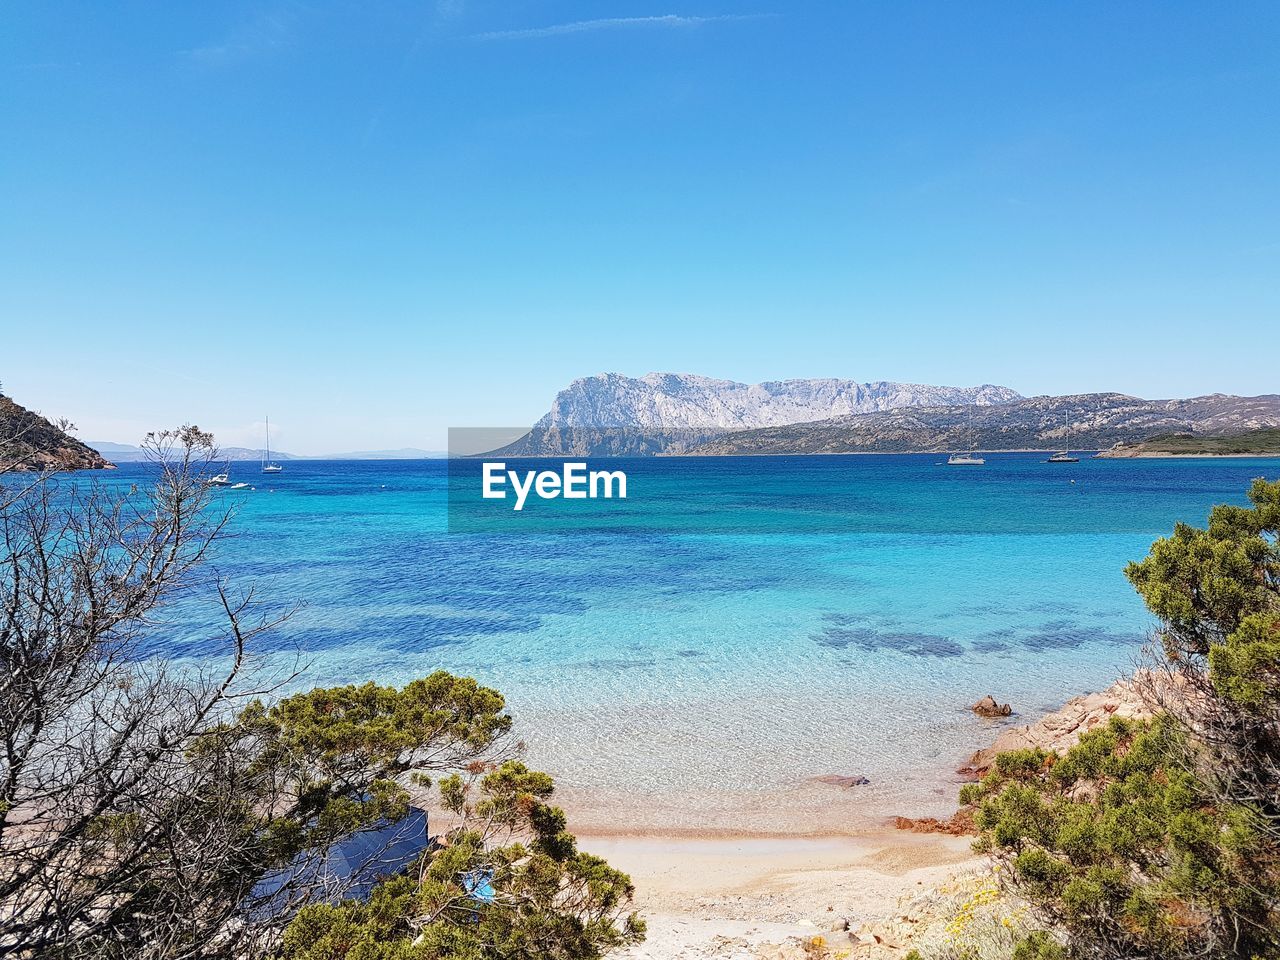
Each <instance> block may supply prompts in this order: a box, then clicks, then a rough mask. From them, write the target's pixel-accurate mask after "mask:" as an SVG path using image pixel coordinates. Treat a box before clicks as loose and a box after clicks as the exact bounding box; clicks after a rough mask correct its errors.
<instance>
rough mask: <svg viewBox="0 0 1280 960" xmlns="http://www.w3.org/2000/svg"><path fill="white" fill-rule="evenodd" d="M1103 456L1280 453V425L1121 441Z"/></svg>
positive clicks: (1259, 455) (1221, 455) (1205, 455)
mask: <svg viewBox="0 0 1280 960" xmlns="http://www.w3.org/2000/svg"><path fill="white" fill-rule="evenodd" d="M1100 456H1103V457H1116V458H1126V457H1280V429H1266V430H1250V431H1248V432H1247V433H1235V434H1231V435H1229V436H1225V437H1204V436H1196V435H1195V434H1192V433H1170V434H1165V435H1163V436H1159V437H1152V438H1151V439H1150V440H1144V441H1142V442H1141V443H1119V444H1116V445H1115V446H1114V447H1112V448H1111V449H1109V450H1105V451H1103V452H1102V454H1100Z"/></svg>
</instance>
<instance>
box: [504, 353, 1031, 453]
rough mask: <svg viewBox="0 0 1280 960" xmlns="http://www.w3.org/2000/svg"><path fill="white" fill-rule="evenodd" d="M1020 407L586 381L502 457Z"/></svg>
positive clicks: (811, 384)
mask: <svg viewBox="0 0 1280 960" xmlns="http://www.w3.org/2000/svg"><path fill="white" fill-rule="evenodd" d="M1019 399H1021V395H1020V394H1019V393H1017V392H1016V391H1014V390H1010V389H1009V388H1008V387H997V386H993V385H991V384H984V385H982V386H979V387H938V386H929V385H925V384H916V383H893V382H888V381H876V382H873V383H859V382H857V381H855V380H840V379H834V378H827V379H811V380H775V381H769V382H767V383H736V382H734V381H732V380H716V379H713V378H711V377H703V376H698V375H696V374H686V373H650V374H647V375H646V376H643V377H639V378H635V377H626V376H623V375H622V374H618V373H604V374H600V375H598V376H594V377H583V378H581V379H578V380H575V381H573V383H571V384H569V386H568V387H566V388H565V389H564V390H561V391H560V392H559V393H558V394H557V395H556V398H555V400H554V401H553V402H552V404H551V409H550V410H549V411H548V412H547V414H546V415H545V416H543V417H542V419H540V420H539V421H538V422H537V423H536V424H534V427H533V429H532V430H531V431H530V433H529V434H528V435H527V436H525V437H523V438H521V439H520V440H519V441H517V442H516V443H514V444H511V445H509V446H507V447H503V448H502V450H501V451H499V452H501V453H504V454H508V455H512V456H536V455H539V454H553V453H560V454H565V453H567V454H596V455H620V454H627V453H629V454H651V453H657V452H664V451H665V452H681V451H683V450H687V449H689V448H691V447H693V446H696V445H698V444H701V443H704V442H706V441H707V440H709V439H711V438H713V437H715V436H717V435H719V434H721V433H723V432H725V431H733V430H750V429H756V428H761V427H776V426H783V425H791V424H796V423H805V422H809V421H814V420H825V419H828V418H830V417H837V416H841V415H852V414H866V413H871V412H876V411H884V410H896V409H899V408H902V407H915V406H922V405H925V406H938V405H944V404H964V405H980V406H990V405H998V404H1004V403H1009V402H1012V401H1015V400H1019Z"/></svg>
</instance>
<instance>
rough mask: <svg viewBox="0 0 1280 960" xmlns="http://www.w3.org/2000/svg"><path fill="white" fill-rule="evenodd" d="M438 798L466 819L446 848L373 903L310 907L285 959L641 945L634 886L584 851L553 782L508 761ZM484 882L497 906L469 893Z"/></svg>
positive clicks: (524, 957) (474, 957)
mask: <svg viewBox="0 0 1280 960" xmlns="http://www.w3.org/2000/svg"><path fill="white" fill-rule="evenodd" d="M440 790H441V796H442V801H443V803H444V805H445V806H446V808H448V809H450V810H452V812H453V813H454V814H455V815H457V816H459V817H460V818H461V824H460V826H459V827H458V828H457V829H455V830H454V831H452V832H451V833H450V835H449V836H448V842H447V844H446V845H445V846H443V847H441V848H440V849H436V850H433V851H429V852H428V853H426V854H425V855H424V856H423V858H422V861H421V862H420V863H419V864H418V865H417V866H416V867H415V868H414V869H413V870H411V871H409V874H408V875H405V876H401V877H397V878H395V879H392V880H388V881H386V882H384V883H382V884H380V885H379V886H378V887H377V888H376V889H375V892H374V895H373V896H372V897H371V899H370V900H369V902H368V903H367V904H366V903H360V902H356V901H346V902H343V903H341V904H338V905H336V906H328V905H324V906H312V907H308V908H306V909H305V910H303V911H302V912H301V913H300V914H299V915H298V917H297V919H296V920H295V921H294V922H293V924H292V925H291V926H290V927H289V930H288V931H287V933H286V937H285V949H284V956H285V958H286V960H351V958H357V960H410V958H412V960H444V958H449V960H480V958H511V960H517V958H519V960H590V958H595V957H600V956H602V955H603V954H604V953H605V952H607V951H608V950H611V949H613V948H615V947H619V946H622V945H625V944H628V943H634V942H637V941H638V940H640V939H642V938H643V934H644V924H643V921H641V920H640V919H639V918H638V917H636V916H634V915H627V914H626V912H625V908H626V906H627V904H628V903H629V902H630V900H631V897H632V895H633V893H634V890H633V887H632V885H631V881H630V879H629V878H628V877H627V876H626V875H625V874H623V873H621V872H619V871H617V870H615V869H613V868H612V867H610V866H609V865H608V864H607V863H606V862H605V861H604V860H602V859H600V858H599V857H595V856H592V855H590V854H586V853H582V852H580V851H579V850H578V849H577V845H576V842H575V841H574V838H573V837H572V836H571V835H570V834H568V833H567V832H566V831H565V817H564V813H563V812H562V811H561V810H560V809H559V808H556V807H551V806H548V805H547V804H546V803H545V800H546V798H547V797H549V796H550V794H551V792H552V782H551V779H550V778H549V777H548V776H547V775H546V774H543V773H538V772H536V771H532V770H529V769H528V768H527V767H525V766H524V764H522V763H518V762H515V761H507V762H506V763H503V764H502V765H500V766H498V767H496V768H493V769H490V770H489V771H488V772H487V773H485V774H484V775H483V776H481V777H480V778H479V779H478V781H477V780H475V779H474V778H473V779H472V781H471V782H467V781H466V780H464V778H463V777H462V776H461V775H454V776H451V777H449V778H447V779H446V780H445V781H443V782H442V783H441V785H440ZM473 794H478V795H476V796H474V797H473ZM494 831H496V832H497V834H495V832H494ZM498 834H500V835H501V836H502V837H503V839H504V842H503V843H501V844H495V843H493V842H492V839H493V837H494V836H495V835H498ZM478 874H482V875H483V876H484V877H486V878H491V879H490V881H489V882H490V883H491V884H492V887H493V890H494V892H495V893H494V896H493V897H492V902H482V901H481V900H480V899H477V898H475V897H473V896H472V895H471V894H470V893H469V891H468V889H467V883H466V881H467V879H468V878H469V877H475V876H477V875H478Z"/></svg>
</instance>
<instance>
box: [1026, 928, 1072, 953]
mask: <svg viewBox="0 0 1280 960" xmlns="http://www.w3.org/2000/svg"><path fill="white" fill-rule="evenodd" d="M1013 960H1067V951H1066V948H1065V947H1063V946H1062V944H1060V943H1058V941H1057V940H1054V939H1053V937H1051V936H1049V934H1047V933H1045V932H1044V931H1043V930H1037V931H1036V932H1035V933H1032V934H1030V935H1029V936H1027V937H1026V938H1025V939H1024V940H1023V941H1022V942H1021V943H1019V944H1018V946H1017V947H1016V948H1015V949H1014V951H1013Z"/></svg>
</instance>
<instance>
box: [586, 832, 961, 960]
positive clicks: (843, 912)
mask: <svg viewBox="0 0 1280 960" xmlns="http://www.w3.org/2000/svg"><path fill="white" fill-rule="evenodd" d="M580 839H581V845H582V847H583V849H585V850H588V851H590V852H592V853H596V854H599V855H600V856H603V857H606V858H607V859H608V860H609V862H610V863H612V864H614V865H615V866H617V867H619V868H620V869H623V870H626V871H627V872H628V873H630V875H631V878H632V880H633V881H634V882H635V884H636V891H637V896H636V907H637V909H638V910H639V911H640V912H641V913H642V914H643V916H644V917H645V920H646V922H647V923H648V927H649V932H648V937H647V939H646V941H645V943H643V944H641V945H640V946H637V947H635V948H632V949H631V950H629V951H627V952H624V953H623V954H621V956H624V957H627V958H629V960H672V958H702V957H725V958H729V957H757V956H762V955H768V954H769V951H770V950H774V949H777V948H781V949H785V948H786V947H787V946H788V945H790V946H791V947H794V946H795V943H796V941H798V940H804V939H807V938H811V937H813V936H815V935H821V936H824V937H825V938H827V939H828V940H829V941H831V942H832V943H833V945H839V944H840V943H841V942H843V944H844V945H845V946H848V945H850V944H852V943H854V942H856V941H855V940H854V939H851V938H850V936H849V933H848V932H846V931H845V929H844V928H845V927H846V926H847V927H848V928H849V929H851V930H853V931H854V933H855V937H856V931H857V930H858V928H859V927H860V926H866V925H874V924H877V923H881V922H883V921H885V920H888V919H889V918H890V917H891V916H892V915H893V913H894V911H895V908H896V907H897V905H898V903H899V901H900V900H902V899H903V898H904V897H907V896H910V895H912V894H915V893H918V892H920V891H922V890H924V889H928V888H931V887H936V886H938V885H940V884H943V883H945V882H946V881H947V880H948V879H949V878H950V877H952V876H954V875H956V874H960V873H965V872H970V871H974V870H977V869H980V868H981V866H982V864H983V861H982V860H981V859H980V858H979V857H977V856H976V855H975V854H974V853H973V852H972V851H971V850H970V843H971V838H968V837H950V836H938V835H919V834H912V833H908V832H904V831H900V830H892V829H886V830H882V831H879V832H877V833H873V834H868V835H866V836H863V837H826V838H823V837H812V838H798V837H790V838H773V839H771V838H761V837H743V838H739V839H704V840H699V839H689V838H683V837H681V838H663V837H649V838H641V837H612V838H611V837H605V836H590V837H582V838H580Z"/></svg>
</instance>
